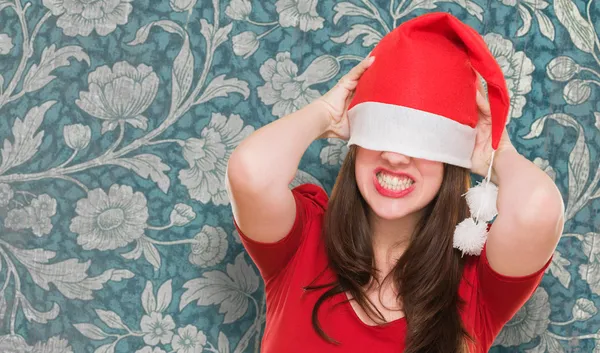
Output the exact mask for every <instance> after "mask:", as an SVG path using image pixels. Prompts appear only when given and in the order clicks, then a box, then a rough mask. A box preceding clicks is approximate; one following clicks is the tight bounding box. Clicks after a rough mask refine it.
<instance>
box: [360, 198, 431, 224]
mask: <svg viewBox="0 0 600 353" xmlns="http://www.w3.org/2000/svg"><path fill="white" fill-rule="evenodd" d="M374 196H375V197H377V198H378V199H379V200H367V203H368V204H369V207H370V208H371V211H372V212H373V213H374V214H375V215H376V216H377V217H378V218H381V219H385V220H390V221H391V220H397V219H400V218H403V217H406V216H408V215H411V214H413V213H415V212H418V211H419V207H416V205H411V203H410V202H407V201H408V200H393V199H386V198H384V197H383V196H381V195H377V194H375V195H374Z"/></svg>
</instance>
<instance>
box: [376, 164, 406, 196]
mask: <svg viewBox="0 0 600 353" xmlns="http://www.w3.org/2000/svg"><path fill="white" fill-rule="evenodd" d="M380 172H383V173H385V174H387V175H390V176H395V177H398V178H408V179H410V180H412V181H413V184H412V185H411V186H409V187H408V188H406V189H404V190H390V189H387V188H385V187H383V186H382V185H381V184H380V183H379V180H378V179H377V174H379V173H380ZM373 184H374V185H375V189H376V190H377V192H378V193H379V194H381V195H383V196H386V197H391V198H401V197H405V196H407V195H409V194H410V193H411V192H413V191H414V190H415V188H416V182H415V178H414V177H413V176H412V175H410V174H408V173H402V172H392V171H390V170H387V169H385V168H382V167H379V168H377V169H375V171H374V173H373Z"/></svg>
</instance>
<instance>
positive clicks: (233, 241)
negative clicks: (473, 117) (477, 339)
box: [0, 0, 600, 353]
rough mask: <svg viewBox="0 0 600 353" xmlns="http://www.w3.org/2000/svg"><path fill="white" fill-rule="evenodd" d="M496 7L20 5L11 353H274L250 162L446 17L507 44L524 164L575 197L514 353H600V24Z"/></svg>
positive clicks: (7, 209)
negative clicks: (237, 159)
mask: <svg viewBox="0 0 600 353" xmlns="http://www.w3.org/2000/svg"><path fill="white" fill-rule="evenodd" d="M479 3H480V4H481V2H479ZM215 4H217V6H218V9H215V8H214V6H215ZM390 5H398V7H397V8H396V9H394V8H393V7H394V6H390ZM488 5H490V6H488V7H485V8H481V7H479V5H478V4H477V3H476V2H473V1H472V0H467V1H458V0H452V1H438V0H423V1H421V0H409V1H390V2H387V3H386V2H384V1H371V0H364V1H363V0H356V1H353V0H340V1H329V2H326V1H319V0H274V1H272V2H261V1H258V0H225V1H220V2H217V1H197V0H168V1H167V0H165V1H161V2H158V1H141V2H138V1H133V0H42V1H28V0H0V117H2V119H0V325H2V326H1V327H3V329H5V330H4V332H2V334H0V352H2V353H5V352H6V353H73V350H74V349H73V348H72V347H71V346H70V344H69V342H68V341H67V340H66V339H76V340H77V342H78V343H77V348H76V349H77V351H86V352H88V351H89V352H94V351H96V352H98V353H99V352H104V353H107V352H109V351H113V350H114V351H116V352H120V351H128V352H136V353H166V352H169V353H178V352H183V353H191V352H201V353H204V352H213V353H216V352H221V353H224V352H240V353H242V352H245V353H247V352H250V351H256V350H257V349H258V350H259V346H260V338H261V336H262V334H263V332H262V330H260V329H258V330H257V324H259V325H260V323H264V319H265V311H264V310H265V309H264V308H265V304H264V303H265V302H264V288H263V286H260V285H259V283H260V279H259V278H260V277H259V276H258V274H257V273H256V271H255V268H254V266H253V264H252V263H251V260H250V258H249V257H248V255H247V254H245V253H244V252H243V251H242V249H243V247H242V245H241V239H240V235H239V233H238V232H237V231H236V230H234V227H233V225H232V223H231V222H232V221H231V210H230V208H229V207H228V204H229V200H228V199H227V196H226V192H225V185H224V183H223V181H224V176H225V169H226V162H227V159H228V158H229V155H230V153H231V151H232V150H233V149H234V148H235V146H237V145H238V144H239V143H240V141H241V140H242V139H243V138H245V137H246V136H248V135H249V133H251V132H252V131H254V129H255V128H259V127H260V126H264V125H265V124H267V123H268V122H270V121H271V120H273V119H274V118H279V117H283V116H285V115H286V114H289V113H291V112H293V111H295V110H297V109H299V108H300V107H302V106H304V105H306V104H307V102H310V101H311V100H313V99H315V98H316V97H318V96H319V95H320V94H321V93H324V92H326V90H327V89H328V88H330V87H332V86H333V85H334V84H335V83H336V82H337V79H339V78H340V77H341V76H342V75H343V74H345V73H347V72H348V71H349V70H350V68H351V67H352V66H354V65H355V64H356V63H357V62H358V61H359V60H360V59H361V58H362V57H364V56H365V55H366V54H367V52H368V51H369V50H370V49H371V48H372V47H373V46H374V45H375V44H376V43H377V42H378V41H379V40H381V38H382V37H383V36H384V35H385V34H386V33H388V32H389V31H390V30H391V29H393V28H394V27H395V26H396V25H398V24H400V23H403V22H404V21H407V20H410V19H411V18H413V17H415V16H417V15H420V14H422V13H428V12H433V11H449V12H452V13H454V14H456V15H457V16H458V17H459V18H460V19H461V20H466V21H467V23H469V24H472V25H474V28H476V30H478V31H480V33H482V32H481V31H482V30H483V31H485V32H483V33H490V34H488V35H487V36H485V37H486V41H487V43H488V45H489V47H490V50H491V51H492V52H493V53H494V56H495V57H496V58H497V60H498V62H499V63H500V66H501V67H502V70H503V72H504V74H505V77H506V78H507V83H508V86H509V90H510V98H511V99H510V102H511V109H510V118H511V119H517V118H520V119H519V120H518V121H514V122H512V123H511V125H510V129H509V131H510V133H511V136H512V137H513V138H514V143H515V145H516V147H517V148H518V149H519V151H520V152H522V153H523V154H524V155H525V156H531V158H532V159H533V158H534V157H535V160H533V162H534V163H535V164H536V165H537V166H538V167H540V168H541V170H543V171H544V172H546V173H547V174H548V175H550V177H552V178H553V179H555V180H556V183H557V185H558V186H559V188H560V189H561V193H562V194H563V195H564V197H565V207H566V212H565V213H566V220H567V223H566V229H565V235H564V236H563V239H562V241H561V242H560V244H559V248H558V249H557V251H556V252H555V255H554V258H553V261H552V263H551V265H550V267H549V268H548V270H547V271H546V278H545V280H544V281H543V282H542V286H543V287H544V288H540V289H538V291H537V292H536V294H535V295H534V297H533V298H532V299H531V300H530V301H529V302H528V303H527V304H526V305H525V307H524V308H523V309H522V310H521V311H520V312H519V313H518V314H517V315H515V317H514V318H513V320H511V322H510V323H509V324H508V325H506V327H505V328H504V331H503V332H502V333H501V335H500V336H499V337H498V342H497V344H500V345H503V346H510V347H511V348H509V349H505V348H501V347H498V349H499V350H512V351H524V352H528V353H542V352H562V351H569V350H576V349H577V348H582V347H587V348H589V349H590V350H594V347H595V348H596V350H600V340H598V339H596V341H597V342H595V341H594V336H598V335H597V332H598V329H599V327H598V325H597V324H598V321H597V320H595V319H596V318H597V317H598V308H600V304H599V303H600V302H599V301H598V300H597V299H598V297H597V296H593V295H592V296H590V295H591V293H593V294H598V295H600V262H599V260H600V255H599V254H598V252H597V251H596V247H597V245H598V244H600V238H599V236H600V235H599V234H598V233H597V229H596V228H594V227H593V225H594V221H595V218H594V216H596V215H597V212H596V208H595V207H596V205H597V203H598V200H599V199H600V189H599V186H600V183H598V182H597V180H598V171H597V167H598V166H597V164H598V161H597V158H596V157H597V155H598V151H599V148H598V139H597V135H598V133H599V131H600V105H598V102H597V101H598V99H597V98H598V94H599V92H600V91H599V89H600V85H599V84H598V82H600V81H599V78H600V65H599V62H600V60H599V58H598V56H599V55H600V52H599V51H598V49H599V46H598V43H599V39H600V37H598V35H599V32H598V31H599V28H598V25H597V23H596V22H597V19H598V18H600V13H599V12H598V11H599V10H600V8H599V7H598V6H597V2H596V1H593V0H587V1H582V2H578V1H575V0H553V1H550V0H494V1H493V2H492V3H490V4H488ZM594 21H596V22H594ZM4 24H5V26H4V27H2V25H4ZM500 34H501V35H500ZM555 34H556V35H555ZM278 59H279V60H278ZM311 60H312V63H311ZM340 64H343V66H344V69H343V70H342V71H343V72H340ZM534 64H535V65H534ZM338 73H339V74H340V75H337V74H338ZM534 79H535V80H534ZM319 83H322V84H320V85H317V84H319ZM73 103H75V104H73ZM115 130H116V131H115ZM528 130H529V131H531V133H530V134H529V137H527V138H525V136H526V133H527V131H528ZM541 130H544V132H545V133H544V134H543V135H542V134H541ZM108 131H114V132H113V133H106V132H108ZM315 147H316V149H315ZM347 151H348V148H347V144H346V142H345V141H342V140H339V139H327V140H323V141H316V142H315V144H313V145H312V146H311V147H310V148H309V149H308V151H307V153H306V156H305V157H304V158H303V168H306V169H299V170H298V172H297V174H296V176H295V177H294V179H293V180H292V182H291V183H290V188H292V187H294V186H296V185H299V184H302V183H306V182H310V183H315V184H317V185H320V184H319V181H318V180H317V178H316V177H315V176H313V175H312V174H310V173H314V174H315V175H316V176H318V177H319V179H322V181H323V182H324V183H325V184H326V185H329V186H331V185H332V184H331V183H332V182H333V179H331V176H332V173H333V174H335V171H336V170H337V168H338V167H339V164H340V162H341V161H342V160H343V158H344V156H346V154H347ZM537 156H540V157H537ZM528 158H529V157H528ZM319 165H321V166H322V167H323V168H321V169H320V171H319V172H316V169H319V168H317V167H318V166H319ZM315 172H316V173H315ZM78 201H79V202H78ZM66 228H68V229H66ZM224 234H226V235H227V236H224ZM565 238H567V239H565ZM561 254H562V255H561ZM234 259H235V260H234ZM182 271H183V272H182ZM555 278H556V279H558V280H559V281H555ZM171 281H172V282H174V283H173V287H171ZM167 282H169V283H168V284H167ZM557 282H558V283H557ZM144 283H145V284H146V289H144V286H143V284H144ZM161 283H162V284H161ZM259 288H260V289H259ZM546 290H547V292H546ZM557 293H558V294H557ZM548 295H549V296H550V297H549V298H548ZM555 295H558V296H559V297H560V298H559V299H560V300H556V299H557V298H555V297H554V296H555ZM561 295H562V296H561ZM82 305H83V306H82ZM178 306H179V307H178ZM78 308H79V309H81V308H84V309H85V308H87V309H88V310H85V312H83V313H82V315H79V314H80V313H77V312H75V311H76V310H78ZM92 308H96V314H97V316H96V315H94V310H93V309H92ZM550 309H553V310H552V311H550ZM199 315H200V316H199ZM198 317H200V320H199V321H198V320H197V321H194V319H195V318H198ZM550 318H552V320H550ZM186 325H187V326H186ZM192 325H195V326H197V327H193V326H192ZM217 326H218V327H217ZM74 327H75V328H76V330H77V331H79V332H75V330H74V329H73V328H74ZM39 332H45V333H46V335H45V336H43V337H45V338H41V337H42V336H40V335H39V334H38V335H37V336H36V334H37V333H39ZM52 335H55V336H52ZM119 337H120V338H119ZM251 346H252V347H251Z"/></svg>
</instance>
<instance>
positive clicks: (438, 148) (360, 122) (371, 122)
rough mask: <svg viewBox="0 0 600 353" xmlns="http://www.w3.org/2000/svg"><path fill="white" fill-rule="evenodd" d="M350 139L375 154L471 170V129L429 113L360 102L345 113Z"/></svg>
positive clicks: (472, 134) (391, 105) (389, 105)
mask: <svg viewBox="0 0 600 353" xmlns="http://www.w3.org/2000/svg"><path fill="white" fill-rule="evenodd" d="M348 119H349V122H350V140H349V141H348V146H351V145H359V146H361V147H364V148H367V149H370V150H375V151H391V152H397V153H402V154H405V155H407V156H410V157H414V158H423V159H428V160H432V161H438V162H444V163H448V164H452V165H456V166H459V167H464V168H469V169H470V168H471V155H472V154H473V149H474V147H475V136H476V131H475V129H473V128H471V127H470V126H467V125H463V124H461V123H458V122H456V121H454V120H452V119H449V118H446V117H444V116H441V115H437V114H433V113H430V112H426V111H422V110H418V109H413V108H409V107H403V106H398V105H393V104H386V103H378V102H364V103H360V104H357V105H355V106H354V107H352V109H350V110H349V111H348Z"/></svg>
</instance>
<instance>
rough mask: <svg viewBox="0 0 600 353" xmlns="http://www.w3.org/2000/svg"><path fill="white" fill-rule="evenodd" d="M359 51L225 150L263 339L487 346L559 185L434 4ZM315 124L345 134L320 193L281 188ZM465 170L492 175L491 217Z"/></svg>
mask: <svg viewBox="0 0 600 353" xmlns="http://www.w3.org/2000/svg"><path fill="white" fill-rule="evenodd" d="M407 51H410V52H409V53H408V52H407ZM403 54H404V55H403ZM371 55H372V56H370V57H368V58H366V59H365V60H363V61H362V62H361V63H360V64H359V65H357V66H356V67H355V68H353V69H352V70H351V71H350V72H349V73H348V74H347V75H345V76H344V77H343V78H342V79H341V80H340V81H339V83H338V84H337V85H336V86H335V87H334V88H332V89H331V90H330V91H329V92H328V93H327V94H325V95H324V96H323V97H321V98H319V99H317V100H315V101H314V102H312V103H310V104H309V105H307V106H306V107H304V108H302V109H300V110H298V111H296V112H294V113H292V114H290V115H288V116H286V117H283V118H282V119H279V120H277V121H274V122H272V123H270V124H268V125H266V126H264V127H262V128H261V129H258V130H257V131H256V132H255V133H253V134H252V135H251V136H249V137H248V138H247V139H245V140H244V141H243V142H242V143H241V144H240V145H239V146H238V148H237V149H236V150H235V151H234V152H233V153H232V155H231V158H230V160H229V162H228V163H229V164H228V170H227V187H228V192H229V194H230V199H231V203H232V209H233V215H234V221H235V225H236V227H237V229H238V231H239V232H240V236H241V239H242V242H243V244H244V246H245V248H246V249H247V250H248V252H249V254H250V256H251V257H252V259H253V260H254V262H255V263H256V265H257V267H258V268H259V270H260V273H261V276H262V277H263V279H264V281H265V289H266V296H267V299H266V300H267V322H266V329H265V333H264V337H263V341H262V348H263V352H267V353H272V352H411V353H412V352H487V351H488V350H489V348H490V346H491V345H492V343H493V341H494V338H495V337H496V336H497V335H498V333H499V332H500V330H501V329H502V326H503V325H504V324H505V323H506V322H507V321H508V320H510V318H511V317H512V316H513V315H514V314H515V313H516V312H517V311H518V309H519V308H520V307H521V306H522V305H523V304H524V303H525V301H526V300H527V299H528V298H529V297H530V296H531V295H532V293H533V291H534V290H535V288H536V287H537V286H538V285H539V282H540V280H541V277H542V276H543V273H544V270H545V269H546V268H547V266H548V265H549V264H550V259H551V256H552V254H553V252H554V249H555V248H556V245H557V243H558V241H559V238H560V235H561V233H562V227H563V211H564V206H563V202H562V198H561V195H560V193H559V192H558V190H557V188H556V186H555V185H554V183H553V182H552V180H551V179H550V178H549V177H548V176H547V175H546V174H545V173H544V172H543V171H541V170H540V169H538V168H537V167H536V166H535V165H534V164H533V163H531V162H529V161H528V160H527V159H525V158H524V157H523V156H521V155H520V154H519V153H518V152H517V151H516V150H515V148H514V147H513V146H512V144H511V142H510V140H509V137H508V134H507V132H506V129H505V127H504V125H505V124H504V122H505V120H506V113H507V111H508V104H509V100H508V93H507V91H506V84H505V82H504V78H503V76H502V73H501V71H500V68H499V67H498V65H497V63H495V61H494V60H493V57H492V56H491V54H490V53H489V51H487V49H486V48H485V44H484V43H483V41H482V40H481V37H480V36H479V35H477V34H476V32H475V31H474V30H472V29H470V28H468V27H467V26H466V25H464V24H462V23H461V22H460V21H458V20H457V19H456V18H455V17H453V16H451V15H448V14H442V13H432V14H428V15H424V16H421V17H418V18H416V19H413V20H411V21H408V22H405V23H403V24H402V25H401V26H399V27H398V28H396V29H395V30H394V31H392V33H390V34H388V35H387V36H386V37H385V38H383V39H382V40H381V42H380V43H379V44H378V45H377V47H376V48H375V49H374V50H373V52H372V54H371ZM478 74H481V76H483V78H485V79H486V81H487V84H488V86H487V87H488V91H489V100H490V102H491V103H492V104H491V107H490V104H489V103H488V101H487V100H486V99H485V98H484V94H485V92H484V88H483V85H482V84H481V82H480V80H479V78H478V76H477V75H478ZM359 79H360V80H359ZM357 86H358V87H357ZM382 97H384V98H382ZM349 112H350V114H349ZM350 127H352V131H351V129H350ZM326 137H337V138H342V139H345V140H347V139H350V143H349V146H350V147H349V151H348V154H347V156H346V158H345V160H344V163H343V165H342V167H341V170H340V172H339V175H338V178H337V180H336V183H335V185H334V188H333V192H332V195H331V198H330V199H328V197H327V194H326V193H325V192H324V191H323V190H322V189H321V188H319V187H317V186H315V185H311V184H305V185H301V186H298V187H296V188H295V189H293V190H291V191H290V190H289V188H288V185H289V183H290V182H291V180H292V179H293V178H294V176H295V174H296V172H297V168H298V164H299V162H300V159H301V157H302V155H303V153H304V151H306V149H307V148H308V146H309V145H310V143H311V142H313V141H314V140H316V139H319V138H326ZM490 140H491V141H492V143H491V145H490ZM469 172H473V173H475V174H478V175H481V176H484V177H487V180H488V181H489V180H491V181H492V182H494V184H496V185H497V186H498V189H497V190H498V199H497V201H496V202H495V204H493V206H497V214H498V217H497V218H496V220H495V222H494V226H493V227H491V228H489V227H487V226H486V223H485V221H488V220H491V218H492V217H494V215H495V210H494V212H490V211H489V209H487V210H486V206H485V205H484V204H483V203H477V205H475V206H476V207H473V204H472V203H469V204H467V202H466V201H465V199H464V198H462V197H461V195H463V194H465V193H466V192H467V190H468V188H469V180H470V174H469ZM485 185H486V187H485V188H487V187H488V186H487V185H488V184H485ZM489 187H491V185H490V186H489ZM492 190H495V189H494V188H492ZM492 201H494V200H493V199H492ZM475 203H476V202H475ZM469 208H471V210H469ZM484 214H485V215H484ZM470 217H474V219H475V220H473V219H472V218H470ZM465 218H466V220H465V221H463V219H465ZM482 220H483V222H482ZM461 221H462V222H461ZM459 223H460V224H459ZM464 224H466V226H465V227H462V225H464ZM457 225H459V226H458V227H457ZM455 229H456V233H455ZM482 229H483V232H481V230H482ZM488 229H489V232H487V230H488ZM486 232H487V233H486ZM486 240H487V242H486ZM484 242H485V245H484ZM477 255H478V256H477Z"/></svg>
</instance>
